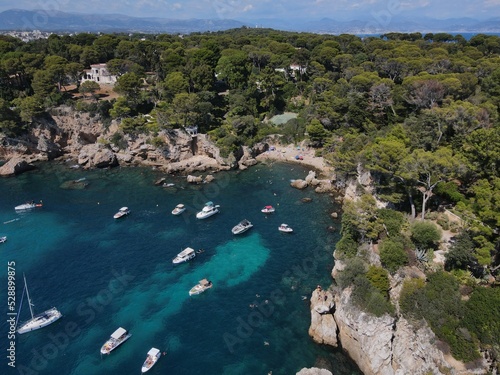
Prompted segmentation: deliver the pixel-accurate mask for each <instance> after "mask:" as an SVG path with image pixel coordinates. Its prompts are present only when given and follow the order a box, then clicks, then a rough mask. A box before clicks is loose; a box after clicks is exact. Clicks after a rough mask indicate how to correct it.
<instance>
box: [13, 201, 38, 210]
mask: <svg viewBox="0 0 500 375" xmlns="http://www.w3.org/2000/svg"><path fill="white" fill-rule="evenodd" d="M42 206H43V203H42V201H40V203H35V201H31V202H26V203H23V204H20V205H19V206H16V207H14V210H16V211H27V210H32V209H33V208H36V207H42Z"/></svg>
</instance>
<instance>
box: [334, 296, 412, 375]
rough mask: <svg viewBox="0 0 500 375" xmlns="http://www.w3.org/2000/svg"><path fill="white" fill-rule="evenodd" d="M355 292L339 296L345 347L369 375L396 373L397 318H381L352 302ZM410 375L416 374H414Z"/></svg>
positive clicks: (339, 321)
mask: <svg viewBox="0 0 500 375" xmlns="http://www.w3.org/2000/svg"><path fill="white" fill-rule="evenodd" d="M350 297H351V290H350V289H345V290H344V291H343V292H342V293H341V294H340V295H336V296H335V303H336V310H335V321H336V323H337V325H338V328H339V340H340V342H341V343H342V347H343V348H344V350H345V351H346V352H347V353H348V354H349V356H350V357H351V358H352V359H353V360H354V362H356V364H357V365H358V367H359V368H360V369H361V371H362V372H363V373H364V374H366V375H369V374H387V375H389V374H394V371H393V370H391V369H392V367H391V362H392V338H393V325H394V318H392V317H390V316H388V315H384V316H382V317H380V318H377V317H374V316H372V315H369V314H367V313H365V312H363V311H360V310H359V309H358V308H356V307H355V306H354V305H353V304H352V303H350ZM407 373H408V374H415V372H413V371H410V372H407Z"/></svg>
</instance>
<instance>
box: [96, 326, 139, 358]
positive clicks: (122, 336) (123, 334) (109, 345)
mask: <svg viewBox="0 0 500 375" xmlns="http://www.w3.org/2000/svg"><path fill="white" fill-rule="evenodd" d="M130 336H132V335H131V334H130V333H128V332H127V330H126V329H124V328H122V327H120V328H118V329H117V330H116V331H114V332H113V333H112V334H111V336H110V337H109V339H108V341H106V342H105V343H104V345H103V346H102V347H101V354H109V353H111V352H112V351H113V350H115V349H116V348H117V347H119V346H120V345H121V344H123V343H124V342H125V341H127V340H128V339H129V338H130Z"/></svg>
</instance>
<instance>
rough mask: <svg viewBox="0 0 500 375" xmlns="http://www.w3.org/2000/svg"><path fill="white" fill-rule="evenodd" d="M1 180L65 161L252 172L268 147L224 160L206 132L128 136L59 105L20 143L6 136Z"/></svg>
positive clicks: (97, 165) (102, 165)
mask: <svg viewBox="0 0 500 375" xmlns="http://www.w3.org/2000/svg"><path fill="white" fill-rule="evenodd" d="M0 144H1V147H0V160H2V161H5V163H4V165H3V166H2V167H0V175H1V176H10V175H15V174H19V173H22V172H24V171H26V170H29V169H32V168H34V167H35V163H36V162H38V161H46V160H53V159H62V160H67V161H72V162H73V164H78V165H79V166H81V167H83V168H107V167H113V166H117V165H121V166H124V165H147V166H155V167H157V168H159V169H163V170H164V171H165V172H168V173H176V172H179V173H185V174H187V173H191V172H194V171H206V170H214V171H218V170H226V169H231V168H237V167H240V168H246V167H247V166H250V165H253V164H255V159H254V157H255V153H258V152H259V150H260V149H262V150H265V149H266V147H265V146H262V145H259V147H256V148H255V149H245V150H241V155H240V156H243V158H242V159H241V160H240V161H239V162H238V160H236V159H234V160H233V159H227V158H223V157H221V155H220V152H219V149H218V148H217V147H216V146H215V145H214V144H213V143H212V142H211V141H210V139H209V138H208V137H207V136H206V135H205V134H198V135H197V136H194V137H193V136H191V135H190V134H188V133H187V132H185V131H184V130H182V129H172V130H163V131H161V132H160V133H159V134H158V135H157V136H155V137H154V138H153V136H149V135H135V136H132V135H128V134H123V133H122V132H121V131H120V129H119V126H118V124H117V123H116V122H113V123H111V125H110V126H105V125H104V124H103V123H102V122H101V121H99V120H98V119H97V118H93V117H91V116H90V115H89V114H86V113H80V112H76V111H74V110H73V109H71V108H70V107H59V108H56V109H54V110H53V111H52V113H51V115H50V116H47V117H46V118H43V119H39V120H37V121H36V123H34V124H32V126H31V128H30V130H29V133H28V134H26V135H24V136H22V137H20V138H16V139H12V138H7V137H3V138H2V137H0Z"/></svg>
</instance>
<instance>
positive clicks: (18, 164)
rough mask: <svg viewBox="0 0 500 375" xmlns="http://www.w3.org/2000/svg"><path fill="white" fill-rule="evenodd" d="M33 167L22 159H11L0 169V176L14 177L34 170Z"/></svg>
mask: <svg viewBox="0 0 500 375" xmlns="http://www.w3.org/2000/svg"><path fill="white" fill-rule="evenodd" d="M34 168H35V166H34V165H33V164H31V163H29V162H28V161H26V160H25V159H23V158H22V157H13V158H12V159H10V160H9V161H8V162H7V163H5V164H4V165H2V166H1V167H0V176H4V177H6V176H14V175H18V174H20V173H23V172H26V171H29V170H32V169H34Z"/></svg>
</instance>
